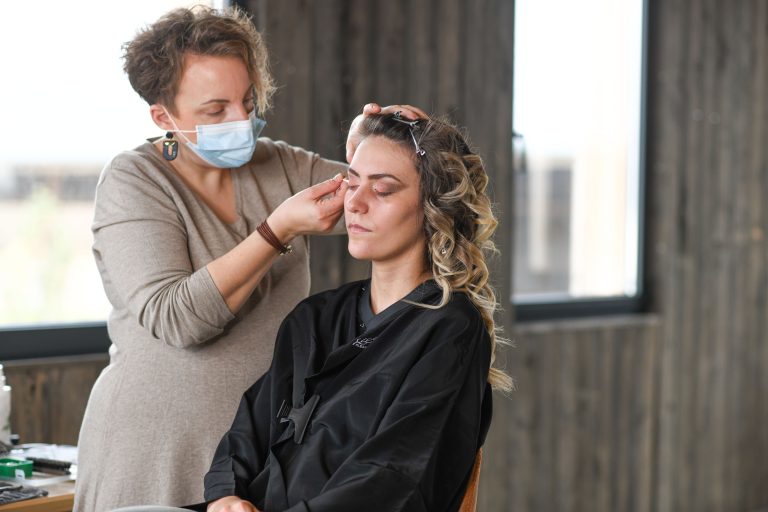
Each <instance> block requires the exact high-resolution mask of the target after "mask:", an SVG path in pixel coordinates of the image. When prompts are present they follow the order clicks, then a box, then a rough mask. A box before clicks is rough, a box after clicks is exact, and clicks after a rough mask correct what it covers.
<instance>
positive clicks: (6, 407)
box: [0, 364, 11, 445]
mask: <svg viewBox="0 0 768 512" xmlns="http://www.w3.org/2000/svg"><path fill="white" fill-rule="evenodd" d="M0 441H2V442H4V443H5V444H8V445H10V444H11V386H8V385H6V384H5V373H3V365H2V364H0Z"/></svg>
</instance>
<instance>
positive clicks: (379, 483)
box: [205, 281, 491, 512]
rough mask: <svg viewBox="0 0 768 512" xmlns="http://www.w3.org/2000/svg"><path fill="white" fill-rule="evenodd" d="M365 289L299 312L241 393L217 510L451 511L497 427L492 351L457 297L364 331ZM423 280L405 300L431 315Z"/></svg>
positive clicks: (219, 470) (209, 495)
mask: <svg viewBox="0 0 768 512" xmlns="http://www.w3.org/2000/svg"><path fill="white" fill-rule="evenodd" d="M368 286H369V282H368V281H360V282H356V283H350V284H347V285H344V286H342V287H341V288H338V289H336V290H332V291H328V292H324V293H320V294H318V295H314V296H312V297H309V298H308V299H306V300H304V301H303V302H301V303H300V304H299V305H298V306H297V307H296V308H295V309H294V310H293V312H291V314H290V315H288V317H287V318H286V319H285V321H284V322H283V324H282V326H281V327H280V330H279V332H278V335H277V343H276V345H275V353H274V359H273V361H272V366H271V368H270V370H269V371H268V372H267V373H266V374H265V375H264V376H263V377H262V378H261V379H259V380H258V381H257V382H256V383H255V384H254V385H253V386H252V387H251V388H250V389H248V391H246V392H245V394H244V395H243V398H242V401H241V402H240V406H239V409H238V411H237V414H236V416H235V420H234V423H233V424H232V428H231V429H230V430H229V432H227V433H226V434H225V435H224V438H223V439H222V440H221V443H220V444H219V446H218V448H217V450H216V454H215V456H214V460H213V463H212V465H211V469H210V471H209V472H208V474H207V475H206V476H205V499H206V501H208V502H210V501H213V500H216V499H218V498H221V497H224V496H231V495H237V496H239V497H241V498H243V499H247V500H249V501H251V502H252V503H253V504H254V505H256V506H257V507H258V508H259V509H260V510H263V511H265V512H276V511H281V512H282V511H291V512H298V511H312V512H326V511H327V512H345V511H355V512H359V511H363V510H364V511H387V512H393V511H414V512H415V511H426V510H429V511H455V510H458V509H459V506H460V504H461V500H462V498H463V495H464V492H465V488H466V485H467V482H468V480H469V475H470V471H471V469H472V466H473V463H474V459H475V455H476V453H477V450H478V448H479V447H480V446H481V445H482V443H483V441H484V440H485V435H486V433H487V431H488V426H489V424H490V419H491V391H490V387H489V386H488V384H487V377H488V368H489V365H490V342H489V337H488V333H487V331H486V328H485V325H484V324H483V320H482V318H481V316H480V313H479V312H478V310H477V309H476V308H475V306H474V305H473V304H472V303H471V302H470V300H469V299H468V298H467V296H466V295H464V294H461V293H456V294H454V296H453V298H452V300H451V301H450V302H449V303H448V304H447V305H446V306H444V307H442V308H440V309H438V310H431V309H426V308H423V307H419V306H414V305H411V304H408V303H406V302H405V301H402V300H401V301H399V302H397V303H395V304H393V305H392V306H390V307H389V308H387V309H386V310H385V311H383V312H381V313H379V314H378V315H376V316H375V317H373V318H372V319H371V320H370V322H368V325H367V326H364V328H363V326H361V325H360V322H359V318H358V314H357V310H358V309H357V308H358V301H359V300H361V296H362V294H363V293H365V291H366V288H367V287H368ZM439 297H440V289H439V287H438V286H437V285H436V283H435V282H434V281H427V282H426V283H424V284H422V285H420V286H419V287H418V288H416V289H415V290H414V291H413V292H411V293H410V294H409V295H408V297H406V299H408V300H410V301H418V302H423V303H433V304H434V303H437V301H438V300H439Z"/></svg>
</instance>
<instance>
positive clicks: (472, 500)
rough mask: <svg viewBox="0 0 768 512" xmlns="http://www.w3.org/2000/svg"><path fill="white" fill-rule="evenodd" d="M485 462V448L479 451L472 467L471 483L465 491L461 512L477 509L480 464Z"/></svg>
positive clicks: (471, 511)
mask: <svg viewBox="0 0 768 512" xmlns="http://www.w3.org/2000/svg"><path fill="white" fill-rule="evenodd" d="M482 463H483V449H482V448H480V449H479V450H478V451H477V456H476V457H475V465H474V466H473V467H472V475H471V476H470V477H469V484H467V490H466V492H465V493H464V499H463V500H461V507H460V508H459V512H475V510H476V509H477V489H478V487H479V485H480V466H481V465H482Z"/></svg>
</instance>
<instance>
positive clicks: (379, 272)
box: [371, 261, 432, 315]
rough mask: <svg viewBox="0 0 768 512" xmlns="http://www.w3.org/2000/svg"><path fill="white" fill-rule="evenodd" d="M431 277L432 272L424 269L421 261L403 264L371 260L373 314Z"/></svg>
mask: <svg viewBox="0 0 768 512" xmlns="http://www.w3.org/2000/svg"><path fill="white" fill-rule="evenodd" d="M431 278H432V273H431V272H429V271H427V270H425V269H424V266H423V263H422V262H421V261H419V262H418V264H413V265H405V266H403V265H402V264H401V263H400V262H396V263H395V262H392V263H377V262H373V265H372V269H371V311H373V314H374V315H377V314H379V313H380V312H381V311H384V310H385V309H387V308H388V307H389V306H391V305H392V304H394V303H395V302H397V301H399V300H400V299H402V298H403V297H405V296H406V295H408V294H409V293H410V292H412V291H413V290H414V289H415V288H416V287H417V286H419V285H420V284H421V283H423V282H424V281H426V280H428V279H431Z"/></svg>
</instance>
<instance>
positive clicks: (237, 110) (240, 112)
mask: <svg viewBox="0 0 768 512" xmlns="http://www.w3.org/2000/svg"><path fill="white" fill-rule="evenodd" d="M249 115H250V112H249V111H248V110H247V109H246V108H245V107H244V106H243V105H241V104H237V103H233V104H232V108H231V109H230V111H229V112H228V116H227V117H228V119H227V121H245V120H246V119H248V116H249Z"/></svg>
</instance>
